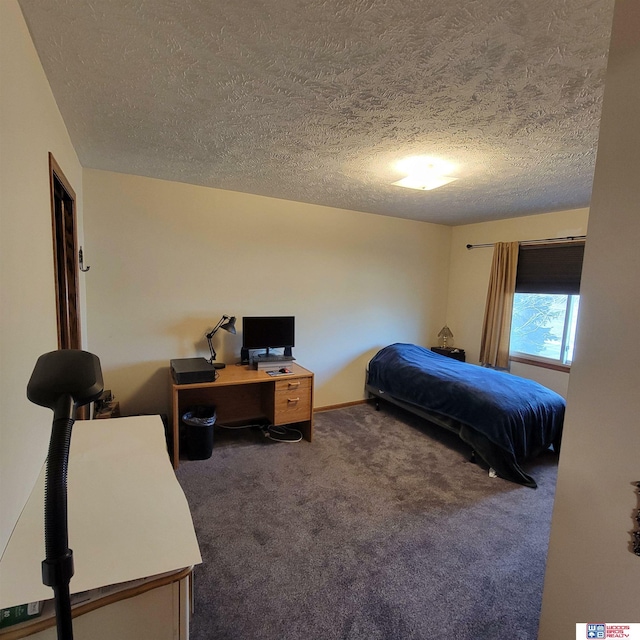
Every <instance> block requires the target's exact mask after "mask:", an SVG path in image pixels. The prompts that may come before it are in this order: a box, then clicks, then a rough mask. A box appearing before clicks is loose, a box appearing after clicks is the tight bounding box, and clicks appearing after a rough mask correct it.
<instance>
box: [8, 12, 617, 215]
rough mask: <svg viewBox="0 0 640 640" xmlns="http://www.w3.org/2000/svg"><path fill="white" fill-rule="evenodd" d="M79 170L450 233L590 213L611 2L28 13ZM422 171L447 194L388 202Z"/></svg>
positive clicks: (405, 192) (414, 194) (408, 194)
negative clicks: (439, 179)
mask: <svg viewBox="0 0 640 640" xmlns="http://www.w3.org/2000/svg"><path fill="white" fill-rule="evenodd" d="M19 3H20V6H21V8H22V10H23V13H24V15H25V18H26V21H27V24H28V26H29V29H30V31H31V35H32V37H33V40H34V43H35V46H36V48H37V50H38V53H39V55H40V58H41V60H42V64H43V66H44V69H45V72H46V74H47V77H48V79H49V82H50V84H51V87H52V90H53V93H54V95H55V98H56V100H57V102H58V105H59V108H60V110H61V113H62V116H63V118H64V120H65V123H66V125H67V128H68V130H69V133H70V135H71V139H72V141H73V144H74V145H75V148H76V150H77V152H78V155H79V158H80V161H81V163H82V164H83V166H85V167H92V168H98V169H106V170H111V171H118V172H123V173H131V174H137V175H144V176H153V177H157V178H163V179H167V180H176V181H181V182H188V183H192V184H199V185H206V186H211V187H218V188H222V189H230V190H234V191H241V192H246V193H254V194H260V195H266V196H274V197H277V198H284V199H287V200H295V201H300V202H310V203H316V204H324V205H329V206H332V207H340V208H344V209H353V210H356V211H366V212H371V213H377V214H383V215H390V216H397V217H401V218H411V219H415V220H427V221H432V222H438V223H444V224H461V223H468V222H478V221H485V220H493V219H500V218H507V217H514V216H520V215H528V214H532V213H539V212H545V211H557V210H562V209H571V208H578V207H584V206H588V204H589V200H590V196H591V182H592V179H593V169H594V163H595V155H596V146H597V139H598V126H599V120H600V109H601V101H602V94H603V88H604V76H605V70H606V58H607V49H608V44H609V33H610V25H611V18H612V13H613V0H537V1H533V0H476V1H473V0H449V1H447V0H437V1H436V0H269V1H263V0H228V1H227V0H154V1H153V2H150V1H148V0H147V1H145V0H101V1H98V0H56V2H51V0H19ZM411 155H430V156H436V157H438V158H441V159H443V160H447V161H449V162H451V163H454V164H455V165H456V166H457V169H456V171H455V173H452V174H451V175H455V176H456V177H457V178H458V180H456V181H455V182H453V183H451V184H449V185H446V186H444V187H441V188H439V189H436V190H434V191H425V192H423V191H414V190H409V189H402V188H400V187H396V186H392V185H391V183H392V182H394V181H396V180H398V179H400V178H402V177H404V176H403V174H400V173H398V172H397V171H396V170H395V169H394V163H395V162H396V161H397V160H399V159H401V158H403V157H406V156H411Z"/></svg>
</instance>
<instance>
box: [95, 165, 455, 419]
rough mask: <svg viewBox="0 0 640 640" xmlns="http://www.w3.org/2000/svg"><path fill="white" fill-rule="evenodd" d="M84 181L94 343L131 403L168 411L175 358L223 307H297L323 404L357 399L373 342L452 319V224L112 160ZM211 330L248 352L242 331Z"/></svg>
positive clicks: (196, 342) (227, 354)
mask: <svg viewBox="0 0 640 640" xmlns="http://www.w3.org/2000/svg"><path fill="white" fill-rule="evenodd" d="M84 193H85V212H84V219H85V229H86V233H87V238H90V243H89V244H88V246H90V247H91V251H90V252H88V258H89V259H90V261H91V272H90V274H88V278H87V306H88V328H89V347H90V350H91V351H93V352H94V353H96V354H97V355H98V356H99V357H100V358H101V361H102V366H103V372H104V376H105V384H106V386H107V387H109V388H111V389H112V391H113V392H114V394H115V395H116V397H117V398H118V399H119V400H120V402H121V408H122V410H123V411H124V412H125V413H137V412H141V413H144V412H167V411H168V407H169V393H168V391H169V390H168V385H169V375H168V365H169V360H170V359H171V358H185V357H194V356H199V355H201V356H206V355H207V354H208V352H207V345H206V341H205V339H204V334H205V332H206V331H207V330H209V329H210V328H212V326H213V325H214V324H215V323H216V321H217V320H218V319H219V318H220V317H221V316H222V314H228V315H235V316H236V317H237V318H238V327H240V326H241V317H242V316H247V315H294V316H295V317H296V347H295V349H294V356H295V357H296V358H297V360H298V362H299V363H300V364H302V365H303V366H306V367H308V368H309V369H311V370H313V371H314V372H315V374H316V395H315V405H316V407H322V406H327V405H334V404H340V403H345V402H351V401H354V400H359V399H362V398H363V397H364V382H365V367H366V364H367V362H368V360H369V358H370V357H371V356H372V355H373V354H374V353H375V352H376V350H377V349H378V348H380V347H382V346H384V345H386V344H388V343H390V342H395V341H407V342H419V343H425V344H428V343H430V342H431V341H433V340H434V339H435V335H436V334H437V332H438V331H439V329H440V327H441V326H442V324H443V322H444V317H445V307H446V297H447V284H448V282H447V277H448V264H449V239H450V236H451V229H450V228H449V227H445V226H442V225H433V224H426V223H419V222H414V221H409V220H399V219H395V218H389V217H383V216H377V215H371V214H364V213H357V212H354V211H344V210H338V209H332V208H329V207H321V206H315V205H308V204H301V203H295V202H287V201H283V200H277V199H273V198H265V197H260V196H251V195H246V194H240V193H235V192H229V191H221V190H218V189H209V188H204V187H196V186H192V185H187V184H182V183H176V182H168V181H162V180H154V179H150V178H142V177H135V176H128V175H122V174H117V173H110V172H105V171H94V170H85V172H84ZM214 339H215V347H216V350H217V352H218V359H219V360H220V361H223V362H224V361H226V362H228V363H233V362H237V361H238V360H239V357H240V346H241V337H240V335H239V334H238V335H236V336H232V335H230V334H228V333H225V332H219V333H218V334H216V336H215V338H214Z"/></svg>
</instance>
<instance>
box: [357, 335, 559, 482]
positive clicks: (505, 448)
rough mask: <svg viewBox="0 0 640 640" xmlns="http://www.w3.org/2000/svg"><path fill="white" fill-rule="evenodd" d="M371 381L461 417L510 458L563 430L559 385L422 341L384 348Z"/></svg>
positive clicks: (526, 454) (531, 452)
mask: <svg viewBox="0 0 640 640" xmlns="http://www.w3.org/2000/svg"><path fill="white" fill-rule="evenodd" d="M368 383H369V384H370V385H372V386H375V387H377V388H379V389H380V390H381V391H383V392H385V393H388V394H391V395H392V396H393V397H395V398H397V399H398V400H401V401H403V402H407V403H410V404H412V405H416V406H418V407H420V408H422V409H425V410H427V411H430V412H433V413H437V414H439V415H442V416H446V417H448V418H452V419H453V420H455V421H457V422H459V423H461V425H463V426H466V427H468V428H469V429H471V430H473V432H476V433H477V434H480V436H482V437H483V438H484V439H486V440H488V441H489V442H490V443H491V444H492V445H493V448H495V447H497V448H498V449H499V450H500V451H501V452H502V453H503V455H504V456H505V457H506V459H507V460H508V461H509V462H510V463H511V464H516V463H517V462H518V461H523V460H526V459H527V458H531V457H533V456H535V455H537V454H538V453H540V452H541V451H542V450H544V449H546V448H548V447H549V446H550V445H551V444H553V443H556V444H557V443H558V442H559V440H560V436H561V433H562V423H563V420H564V410H565V401H564V399H563V398H562V396H560V395H558V394H557V393H555V392H554V391H551V390H550V389H547V388H546V387H543V386H542V385H540V384H538V383H537V382H534V381H532V380H526V379H524V378H520V377H517V376H514V375H512V374H510V373H506V372H504V371H496V370H494V369H487V368H484V367H480V366H478V365H474V364H467V363H463V362H459V361H457V360H453V359H452V358H447V357H446V356H442V355H439V354H437V353H434V352H433V351H430V350H429V349H426V348H424V347H420V346H418V345H414V344H393V345H390V346H388V347H385V348H384V349H382V350H381V351H379V352H378V353H377V354H376V355H375V356H374V357H373V359H372V360H371V362H370V363H369V378H368ZM460 435H461V436H463V434H462V433H461V434H460ZM463 439H467V438H464V437H463ZM483 457H485V458H486V456H483ZM486 461H487V462H488V463H489V464H491V461H490V460H486ZM492 466H493V465H492ZM498 466H499V465H498ZM516 468H517V464H516ZM497 470H499V469H497ZM533 486H535V483H534V484H533Z"/></svg>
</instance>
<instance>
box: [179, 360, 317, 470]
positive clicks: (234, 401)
mask: <svg viewBox="0 0 640 640" xmlns="http://www.w3.org/2000/svg"><path fill="white" fill-rule="evenodd" d="M289 368H290V369H291V373H288V374H283V375H279V376H270V375H269V374H268V373H267V372H266V371H257V370H256V369H253V368H250V367H249V366H247V365H228V366H227V367H225V368H224V369H219V370H218V379H217V380H216V381H215V382H197V383H194V384H175V383H172V390H171V406H172V426H173V467H174V469H177V468H178V466H179V465H180V444H179V435H180V433H179V429H180V421H181V418H182V415H183V413H184V412H185V411H186V410H187V409H188V408H189V407H191V406H194V405H198V404H203V405H206V404H210V405H215V406H216V414H217V418H216V421H217V422H219V423H222V424H227V425H239V424H243V423H245V424H249V423H251V422H252V421H255V420H267V421H268V422H269V423H270V424H272V425H285V424H295V425H296V429H299V430H300V431H301V432H302V435H303V437H304V438H305V440H308V441H309V442H311V441H312V439H313V373H312V372H311V371H308V370H307V369H305V368H304V367H301V366H300V365H298V364H293V365H290V366H289Z"/></svg>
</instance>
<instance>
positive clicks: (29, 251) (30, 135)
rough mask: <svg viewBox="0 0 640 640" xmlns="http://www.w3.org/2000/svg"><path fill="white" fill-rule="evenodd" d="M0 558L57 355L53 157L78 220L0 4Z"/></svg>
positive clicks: (29, 70) (32, 62) (36, 71)
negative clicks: (38, 401) (36, 392)
mask: <svg viewBox="0 0 640 640" xmlns="http://www.w3.org/2000/svg"><path fill="white" fill-rule="evenodd" d="M0 86H2V95H1V102H0V139H1V151H0V224H1V233H0V248H1V251H0V261H1V270H0V274H1V279H2V280H1V287H0V291H1V294H2V298H1V302H0V313H1V318H2V324H1V331H0V363H1V365H0V553H1V552H2V550H4V547H5V545H6V542H7V540H8V537H9V535H10V533H11V530H12V528H13V525H14V523H15V521H16V519H17V517H18V514H19V513H20V511H21V509H22V507H23V505H24V503H25V501H26V499H27V497H28V495H29V493H30V491H31V488H32V487H33V483H34V482H35V479H36V476H37V474H38V473H39V471H40V468H41V466H42V463H43V461H44V458H45V456H46V448H47V445H48V442H49V435H50V433H51V417H52V414H51V412H50V411H49V410H48V409H43V408H41V407H37V406H35V405H33V404H31V403H30V402H29V401H28V400H27V398H26V387H27V382H28V380H29V377H30V376H31V372H32V370H33V366H34V364H35V362H36V360H37V358H38V356H39V355H41V354H42V353H45V352H47V351H51V350H53V349H56V348H57V332H56V315H55V314H56V303H55V292H54V286H55V285H54V275H53V243H52V238H51V207H50V204H49V164H48V152H49V151H51V152H52V153H53V154H54V156H55V158H56V160H57V161H58V164H59V165H60V166H61V168H62V170H63V171H64V173H65V175H66V177H67V178H68V179H69V181H70V182H71V184H72V186H73V187H74V190H75V192H76V196H77V199H78V208H79V212H81V211H82V174H81V167H80V164H79V162H78V158H77V157H76V154H75V151H74V150H73V147H72V146H71V143H70V140H69V136H68V134H67V130H66V128H65V126H64V123H63V122H62V118H61V117H60V113H59V111H58V108H57V106H56V103H55V101H54V99H53V95H52V94H51V91H50V88H49V84H48V82H47V80H46V78H45V75H44V71H43V70H42V67H41V65H40V61H39V60H38V56H37V54H36V52H35V49H34V47H33V45H32V42H31V38H30V36H29V33H28V30H27V27H26V25H25V23H24V20H23V18H22V13H21V12H20V9H19V7H18V4H17V2H15V1H14V0H2V2H0Z"/></svg>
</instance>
